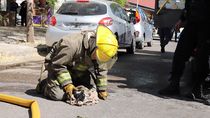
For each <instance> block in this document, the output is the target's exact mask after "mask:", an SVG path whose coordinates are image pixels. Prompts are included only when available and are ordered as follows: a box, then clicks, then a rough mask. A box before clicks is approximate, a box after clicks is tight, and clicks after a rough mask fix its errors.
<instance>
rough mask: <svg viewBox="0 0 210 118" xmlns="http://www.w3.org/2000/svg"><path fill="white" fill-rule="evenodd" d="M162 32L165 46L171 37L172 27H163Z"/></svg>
mask: <svg viewBox="0 0 210 118" xmlns="http://www.w3.org/2000/svg"><path fill="white" fill-rule="evenodd" d="M164 34H165V40H164V46H166V45H167V44H168V42H169V41H170V40H171V39H172V37H173V32H172V28H169V27H167V28H165V30H164Z"/></svg>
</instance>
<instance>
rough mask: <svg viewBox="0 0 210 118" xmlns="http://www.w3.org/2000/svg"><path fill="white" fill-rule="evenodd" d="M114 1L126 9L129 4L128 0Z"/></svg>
mask: <svg viewBox="0 0 210 118" xmlns="http://www.w3.org/2000/svg"><path fill="white" fill-rule="evenodd" d="M114 1H115V2H117V3H118V4H120V5H121V6H122V7H124V6H125V4H126V2H127V0H114Z"/></svg>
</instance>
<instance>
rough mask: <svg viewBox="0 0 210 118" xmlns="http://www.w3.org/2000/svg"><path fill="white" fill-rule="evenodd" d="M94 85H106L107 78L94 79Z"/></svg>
mask: <svg viewBox="0 0 210 118" xmlns="http://www.w3.org/2000/svg"><path fill="white" fill-rule="evenodd" d="M96 85H97V86H98V87H102V86H107V78H100V79H97V80H96Z"/></svg>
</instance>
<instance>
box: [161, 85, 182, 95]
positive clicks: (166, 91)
mask: <svg viewBox="0 0 210 118" xmlns="http://www.w3.org/2000/svg"><path fill="white" fill-rule="evenodd" d="M158 93H159V94H160V95H166V96H172V95H179V94H180V90H179V86H178V85H172V84H170V85H168V86H167V87H165V88H163V89H161V90H159V91H158Z"/></svg>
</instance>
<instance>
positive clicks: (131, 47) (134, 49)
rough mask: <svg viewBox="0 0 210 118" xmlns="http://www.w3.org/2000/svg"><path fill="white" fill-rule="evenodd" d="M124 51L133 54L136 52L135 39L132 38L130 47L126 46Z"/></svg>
mask: <svg viewBox="0 0 210 118" xmlns="http://www.w3.org/2000/svg"><path fill="white" fill-rule="evenodd" d="M126 52H127V53H128V54H135V52H136V41H135V39H133V40H132V43H131V45H130V47H128V48H126Z"/></svg>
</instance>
